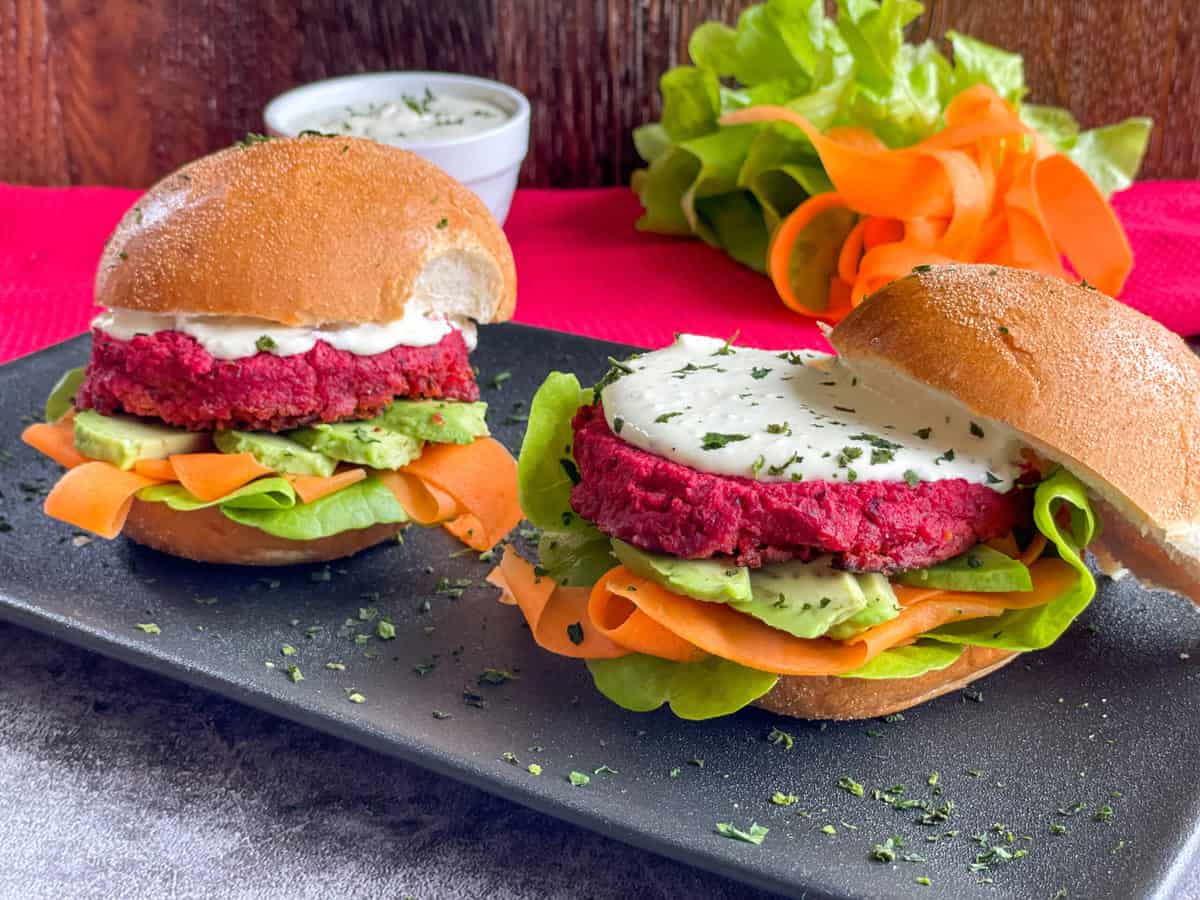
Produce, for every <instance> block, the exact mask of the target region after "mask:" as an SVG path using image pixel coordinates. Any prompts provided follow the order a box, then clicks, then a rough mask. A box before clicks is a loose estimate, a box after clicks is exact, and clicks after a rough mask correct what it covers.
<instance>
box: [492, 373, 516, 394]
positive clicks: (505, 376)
mask: <svg viewBox="0 0 1200 900" xmlns="http://www.w3.org/2000/svg"><path fill="white" fill-rule="evenodd" d="M510 378H512V372H509V371H507V370H505V371H503V372H497V373H496V374H495V375H493V376H492V389H493V390H499V389H500V386H501V385H502V384H504V382H506V381H508V380H509V379H510Z"/></svg>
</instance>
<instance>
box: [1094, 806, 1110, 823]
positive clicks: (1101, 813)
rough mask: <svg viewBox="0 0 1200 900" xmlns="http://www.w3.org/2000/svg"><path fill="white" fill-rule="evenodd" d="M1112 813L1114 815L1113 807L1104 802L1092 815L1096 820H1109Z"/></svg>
mask: <svg viewBox="0 0 1200 900" xmlns="http://www.w3.org/2000/svg"><path fill="white" fill-rule="evenodd" d="M1114 815H1115V812H1114V810H1113V808H1112V807H1111V806H1109V805H1108V804H1107V803H1105V804H1104V805H1103V806H1101V807H1100V808H1099V809H1098V810H1096V815H1095V816H1093V818H1094V819H1095V820H1096V821H1097V822H1111V821H1112V817H1113V816H1114Z"/></svg>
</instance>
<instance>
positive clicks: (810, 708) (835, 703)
mask: <svg viewBox="0 0 1200 900" xmlns="http://www.w3.org/2000/svg"><path fill="white" fill-rule="evenodd" d="M1016 658H1017V654H1016V653H1012V652H1010V651H1008V650H994V649H992V648H991V647H967V648H966V650H965V651H963V655H962V656H960V657H959V658H958V659H957V660H955V661H954V663H953V664H951V665H949V666H947V667H946V668H944V669H941V670H940V671H937V672H927V673H926V674H924V675H918V676H917V677H916V678H881V679H878V680H876V679H865V678H838V677H836V676H833V675H821V676H784V677H783V678H780V679H779V683H778V684H776V685H775V687H774V688H772V689H771V692H770V693H768V694H767V695H766V696H764V697H761V698H759V699H758V700H757V701H756V702H755V704H754V705H755V706H758V707H761V708H762V709H765V710H769V711H770V712H774V713H779V714H780V715H783V716H793V717H795V718H797V719H873V718H875V717H877V716H886V715H889V714H890V713H894V712H899V711H900V710H903V709H908V708H909V707H911V706H918V705H919V704H921V703H924V702H926V701H927V700H932V699H933V698H934V697H940V696H941V695H942V694H946V693H949V692H950V691H954V690H957V689H958V688H961V687H965V686H966V685H968V684H970V683H971V682H972V681H974V680H975V679H976V678H982V677H983V676H984V675H987V674H988V673H990V672H994V671H996V670H997V669H999V668H1000V667H1001V666H1004V665H1007V664H1008V663H1010V662H1012V661H1013V660H1014V659H1016Z"/></svg>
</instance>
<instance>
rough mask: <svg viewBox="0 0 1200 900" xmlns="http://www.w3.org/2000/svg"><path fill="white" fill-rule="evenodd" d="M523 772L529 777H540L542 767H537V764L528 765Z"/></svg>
mask: <svg viewBox="0 0 1200 900" xmlns="http://www.w3.org/2000/svg"><path fill="white" fill-rule="evenodd" d="M525 770H526V771H527V772H528V773H529V774H530V775H541V774H542V767H541V766H539V765H538V764H537V763H530V764H529V765H528V766H526V767H525Z"/></svg>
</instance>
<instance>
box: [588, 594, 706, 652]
mask: <svg viewBox="0 0 1200 900" xmlns="http://www.w3.org/2000/svg"><path fill="white" fill-rule="evenodd" d="M588 618H589V619H591V621H592V627H594V628H597V629H599V631H600V633H601V634H603V635H604V636H605V637H607V638H608V639H609V640H611V641H612V642H613V643H614V644H619V645H620V646H622V647H625V648H627V649H629V650H632V651H634V652H636V653H648V654H650V655H651V656H658V657H660V658H662V659H670V660H674V661H675V662H696V661H697V660H700V659H703V658H704V656H705V653H704V651H703V650H701V649H700V648H699V647H697V646H696V645H695V644H691V643H689V642H687V641H685V640H684V639H683V638H681V637H678V636H677V635H675V634H672V633H671V632H670V631H668V630H667V629H666V628H664V627H663V626H661V625H659V624H658V623H657V622H655V621H654V620H653V619H651V618H650V617H649V616H648V615H646V614H645V613H643V612H642V611H641V610H640V609H638V608H637V606H636V605H635V604H633V603H632V602H631V601H629V600H627V599H626V598H624V597H622V596H620V595H619V594H615V593H613V592H612V591H610V590H609V588H608V584H607V583H606V579H604V578H602V579H600V580H599V581H597V582H596V583H595V584H594V585H593V586H592V592H591V596H590V597H589V598H588Z"/></svg>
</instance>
